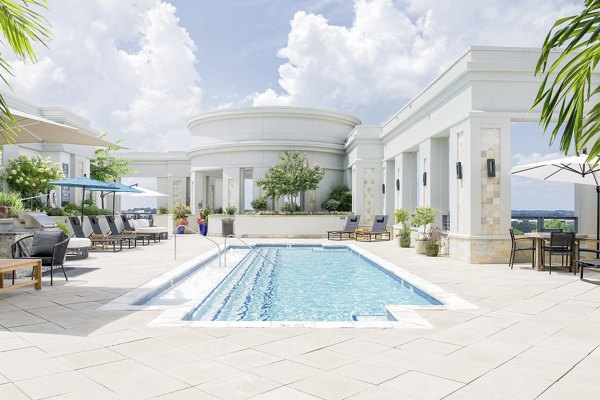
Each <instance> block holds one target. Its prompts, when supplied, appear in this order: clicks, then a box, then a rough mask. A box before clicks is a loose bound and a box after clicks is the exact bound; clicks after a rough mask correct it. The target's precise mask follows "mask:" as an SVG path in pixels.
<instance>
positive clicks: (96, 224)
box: [88, 215, 137, 248]
mask: <svg viewBox="0 0 600 400" xmlns="http://www.w3.org/2000/svg"><path fill="white" fill-rule="evenodd" d="M88 218H89V220H90V225H91V226H92V231H93V232H94V233H93V234H92V236H94V237H97V238H101V239H113V240H120V241H121V242H127V247H128V248H131V245H132V244H133V247H137V241H136V238H135V237H133V236H131V235H127V236H125V235H111V234H109V233H105V232H103V231H102V227H101V226H100V220H99V219H98V217H97V216H95V215H90V216H89V217H88Z"/></svg>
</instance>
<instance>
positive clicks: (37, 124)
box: [0, 110, 125, 149]
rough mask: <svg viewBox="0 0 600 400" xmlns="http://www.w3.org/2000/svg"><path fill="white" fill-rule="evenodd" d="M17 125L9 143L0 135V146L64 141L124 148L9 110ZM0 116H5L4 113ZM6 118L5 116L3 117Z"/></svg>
mask: <svg viewBox="0 0 600 400" xmlns="http://www.w3.org/2000/svg"><path fill="white" fill-rule="evenodd" d="M11 113H12V115H13V117H14V119H15V120H16V121H17V123H18V124H19V127H18V128H17V127H14V130H15V132H16V134H17V135H16V136H13V135H10V132H5V133H6V134H7V135H10V136H11V139H10V143H9V142H7V141H6V139H5V138H4V137H3V136H1V135H0V146H1V145H5V144H22V143H65V144H81V145H87V146H103V147H116V148H122V149H123V148H125V147H123V146H120V145H118V144H116V143H113V142H110V141H108V140H104V139H101V138H99V137H98V136H95V135H92V134H90V133H87V132H84V131H81V130H78V129H77V128H74V127H71V126H67V125H63V124H59V123H57V122H54V121H50V120H49V119H46V118H43V117H39V116H37V115H33V114H28V113H25V112H23V111H18V110H11ZM0 118H5V117H4V114H2V115H0ZM5 119H6V118H5Z"/></svg>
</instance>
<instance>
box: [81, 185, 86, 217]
mask: <svg viewBox="0 0 600 400" xmlns="http://www.w3.org/2000/svg"><path fill="white" fill-rule="evenodd" d="M82 188H83V196H82V197H81V226H83V206H84V205H85V186H83V187H82Z"/></svg>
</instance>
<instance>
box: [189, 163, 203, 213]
mask: <svg viewBox="0 0 600 400" xmlns="http://www.w3.org/2000/svg"><path fill="white" fill-rule="evenodd" d="M190 185H191V198H190V203H191V204H190V206H191V208H192V213H195V214H197V213H198V211H199V209H198V205H199V203H200V202H202V206H203V207H206V174H205V173H204V172H203V171H192V173H191V174H190Z"/></svg>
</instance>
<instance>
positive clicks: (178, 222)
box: [173, 203, 192, 233]
mask: <svg viewBox="0 0 600 400" xmlns="http://www.w3.org/2000/svg"><path fill="white" fill-rule="evenodd" d="M191 212H192V210H190V208H189V207H188V206H186V205H185V204H181V203H177V204H176V205H175V208H173V217H174V218H175V226H176V227H177V228H175V229H176V231H177V233H184V232H185V228H183V227H182V228H179V227H180V226H188V224H189V221H188V219H187V216H188V214H190V213H191Z"/></svg>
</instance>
